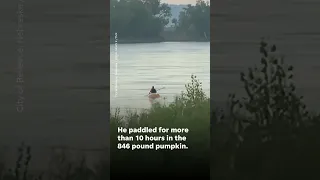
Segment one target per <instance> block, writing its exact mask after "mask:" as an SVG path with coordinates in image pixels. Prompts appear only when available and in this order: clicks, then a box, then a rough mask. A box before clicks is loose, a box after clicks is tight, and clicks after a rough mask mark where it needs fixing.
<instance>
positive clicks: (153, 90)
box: [149, 86, 157, 94]
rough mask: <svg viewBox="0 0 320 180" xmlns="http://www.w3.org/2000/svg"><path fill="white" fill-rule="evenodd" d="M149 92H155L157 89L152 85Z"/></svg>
mask: <svg viewBox="0 0 320 180" xmlns="http://www.w3.org/2000/svg"><path fill="white" fill-rule="evenodd" d="M150 93H157V90H156V89H155V88H154V86H152V88H151V89H150V92H149V94H150Z"/></svg>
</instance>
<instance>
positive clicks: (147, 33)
mask: <svg viewBox="0 0 320 180" xmlns="http://www.w3.org/2000/svg"><path fill="white" fill-rule="evenodd" d="M171 16H172V14H171V8H170V6H169V5H168V4H166V3H161V1H160V0H111V3H110V34H111V37H113V34H115V33H118V37H119V41H121V40H128V41H133V42H134V39H144V40H147V39H155V40H156V39H158V40H169V41H170V40H175V39H176V40H179V39H180V40H188V39H189V40H192V39H200V40H202V39H205V40H209V39H210V38H209V37H210V5H209V3H206V2H204V1H198V2H197V4H196V5H195V6H192V5H189V6H188V8H185V9H184V10H183V11H182V12H181V14H180V18H179V20H177V19H173V20H172V21H173V24H175V29H176V31H175V32H174V33H172V32H167V31H164V28H165V27H166V25H168V24H169V20H170V17H171ZM188 37H189V38H188ZM111 39H112V38H111Z"/></svg>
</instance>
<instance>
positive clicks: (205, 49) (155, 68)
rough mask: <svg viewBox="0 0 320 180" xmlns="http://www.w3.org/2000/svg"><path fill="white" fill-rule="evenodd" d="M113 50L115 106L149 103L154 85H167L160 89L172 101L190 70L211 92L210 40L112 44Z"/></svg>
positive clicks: (136, 105) (181, 89) (143, 106)
mask: <svg viewBox="0 0 320 180" xmlns="http://www.w3.org/2000/svg"><path fill="white" fill-rule="evenodd" d="M110 52H111V57H110V61H111V64H110V65H111V69H110V73H111V75H110V78H111V79H110V83H111V88H110V98H111V99H110V103H111V108H112V109H114V108H116V107H120V108H128V109H132V108H134V109H135V108H138V109H141V108H148V107H150V102H149V99H148V97H147V96H146V95H147V94H148V92H149V89H150V88H151V86H153V85H154V86H155V88H156V89H157V88H163V87H164V89H161V90H160V91H158V92H159V94H160V95H161V96H162V97H165V98H166V102H170V101H172V100H173V98H174V96H175V95H177V94H179V93H180V92H181V91H183V90H184V85H185V83H187V82H188V81H190V79H191V78H190V76H191V74H195V75H197V77H198V79H199V80H200V81H202V83H203V89H204V91H205V92H206V93H207V94H208V95H209V92H210V91H209V88H210V44H209V42H208V43H202V42H170V43H144V44H118V45H116V47H115V45H110ZM116 57H118V58H116ZM116 64H117V68H116ZM116 70H117V72H116ZM116 73H117V75H115V74H116Z"/></svg>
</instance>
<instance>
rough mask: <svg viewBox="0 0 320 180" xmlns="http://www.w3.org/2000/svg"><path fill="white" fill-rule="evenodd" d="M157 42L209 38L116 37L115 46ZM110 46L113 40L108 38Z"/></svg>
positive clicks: (173, 36)
mask: <svg viewBox="0 0 320 180" xmlns="http://www.w3.org/2000/svg"><path fill="white" fill-rule="evenodd" d="M159 42H210V37H209V38H208V39H206V38H193V37H185V36H176V35H167V37H158V38H124V39H121V37H118V39H117V44H136V43H159ZM110 44H115V38H112V36H110Z"/></svg>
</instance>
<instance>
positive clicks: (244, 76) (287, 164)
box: [211, 41, 320, 180]
mask: <svg viewBox="0 0 320 180" xmlns="http://www.w3.org/2000/svg"><path fill="white" fill-rule="evenodd" d="M276 51H277V48H276V46H275V45H272V46H268V44H267V43H266V42H264V41H261V43H260V53H261V55H262V58H261V66H255V67H253V68H249V69H248V72H247V73H241V75H240V80H241V81H242V83H243V85H244V88H245V91H246V96H245V97H242V98H240V99H237V98H236V96H235V94H230V96H229V98H230V101H229V103H230V106H229V110H228V111H227V112H228V113H227V114H226V115H227V116H226V115H225V114H224V113H223V112H222V113H221V112H218V111H216V110H215V112H214V113H213V115H214V116H212V118H213V119H212V121H213V122H214V124H213V125H212V132H213V133H212V136H211V141H212V149H211V150H212V154H213V156H212V163H211V165H212V167H211V169H212V174H213V178H223V179H248V180H251V179H252V180H259V179H283V178H285V177H303V176H304V175H306V174H308V176H309V177H310V176H311V174H312V175H314V174H315V171H312V170H309V169H308V170H307V169H306V168H305V167H308V168H311V169H312V168H315V167H319V165H320V164H319V162H320V157H319V155H317V154H318V153H317V151H319V149H320V143H319V138H320V133H319V132H320V125H319V120H320V119H319V116H318V115H311V114H310V113H309V112H308V111H307V108H306V105H305V104H304V103H303V101H302V99H303V98H302V97H301V96H298V95H297V93H296V87H295V85H294V82H293V80H292V79H293V67H292V66H287V65H286V64H285V63H284V58H283V57H278V56H277V55H276ZM316 139H318V140H316ZM305 148H307V149H305ZM310 155H312V156H313V158H311V156H310ZM295 169H299V171H295ZM300 170H301V171H300Z"/></svg>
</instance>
